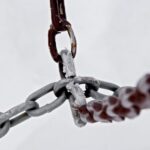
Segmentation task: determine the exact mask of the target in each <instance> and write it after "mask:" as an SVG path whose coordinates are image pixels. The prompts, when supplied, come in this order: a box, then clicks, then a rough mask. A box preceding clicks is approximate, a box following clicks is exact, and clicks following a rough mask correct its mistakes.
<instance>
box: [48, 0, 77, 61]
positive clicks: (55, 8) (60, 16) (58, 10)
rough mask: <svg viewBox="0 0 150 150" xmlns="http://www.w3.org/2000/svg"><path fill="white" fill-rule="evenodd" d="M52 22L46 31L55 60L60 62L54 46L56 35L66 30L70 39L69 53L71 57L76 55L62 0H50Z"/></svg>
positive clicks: (74, 43) (74, 39)
mask: <svg viewBox="0 0 150 150" xmlns="http://www.w3.org/2000/svg"><path fill="white" fill-rule="evenodd" d="M50 6H51V18H52V24H51V26H50V29H49V31H48V45H49V48H50V53H51V55H52V57H53V59H54V61H56V62H61V57H60V55H59V54H58V51H57V46H56V39H55V37H56V35H57V34H59V33H61V32H63V31H67V32H68V34H69V37H70V39H71V53H72V56H73V58H74V57H75V55H76V48H77V42H76V38H75V35H74V32H73V29H72V27H71V24H70V23H69V22H68V21H67V18H66V12H65V4H64V0H50Z"/></svg>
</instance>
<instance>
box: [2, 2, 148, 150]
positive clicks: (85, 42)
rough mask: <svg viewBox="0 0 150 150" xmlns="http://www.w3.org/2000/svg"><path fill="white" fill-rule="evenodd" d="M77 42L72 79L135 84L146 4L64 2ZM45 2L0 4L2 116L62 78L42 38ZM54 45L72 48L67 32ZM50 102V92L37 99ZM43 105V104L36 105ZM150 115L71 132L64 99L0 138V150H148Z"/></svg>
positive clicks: (144, 45) (142, 57)
mask: <svg viewBox="0 0 150 150" xmlns="http://www.w3.org/2000/svg"><path fill="white" fill-rule="evenodd" d="M65 3H66V12H67V17H68V20H69V21H70V22H71V23H72V26H73V29H74V32H75V34H76V38H77V41H78V51H77V56H76V58H75V65H76V70H77V74H78V75H80V76H93V77H95V78H98V79H100V80H106V81H109V82H114V83H116V84H118V85H120V86H124V85H132V86H133V85H135V84H136V82H137V81H138V79H139V78H140V77H141V76H142V75H144V74H145V73H147V72H149V71H150V42H149V40H150V1H149V0H125V1H124V0H113V1H112V0H105V1H104V0H75V1H73V0H65ZM50 15H51V14H50V7H49V0H43V1H42V0H13V1H12V0H1V1H0V111H1V112H5V111H6V110H8V109H9V108H11V107H13V106H15V105H17V104H20V103H22V102H24V101H25V99H26V97H27V96H28V95H29V94H30V93H32V92H33V91H35V90H37V89H39V88H41V87H42V86H44V85H46V84H48V83H50V82H54V81H57V80H59V79H60V77H59V73H58V66H57V64H56V63H55V62H54V61H53V60H52V58H51V56H50V54H49V49H48V44H47V33H48V29H49V25H50V24H51V18H50ZM57 41H58V43H59V44H58V47H59V49H60V50H61V49H62V48H66V47H67V48H70V45H69V44H70V43H69V38H68V35H67V33H63V34H61V35H59V36H58V37H57ZM52 100H54V96H53V94H50V95H48V96H45V97H44V98H42V99H41V100H40V103H41V104H45V103H48V102H51V101H52ZM41 101H42V102H41ZM149 116H150V110H149V111H148V110H147V111H143V112H142V114H141V115H140V117H138V118H136V119H135V120H126V121H125V122H122V123H113V124H104V123H97V124H88V125H87V126H86V127H84V128H77V127H76V126H75V125H74V123H73V119H72V115H71V111H70V108H69V104H68V102H67V101H66V103H65V104H64V105H62V106H61V107H60V108H58V109H57V110H55V111H53V112H52V113H50V114H47V115H45V116H42V117H39V118H33V119H30V120H28V121H26V122H24V123H22V124H20V125H18V126H17V127H14V128H12V129H10V131H9V133H8V134H7V135H6V136H5V137H4V138H2V139H0V149H1V150H20V149H21V150H42V149H44V150H49V149H53V150H66V149H72V150H77V149H78V150H92V149H94V150H99V149H103V150H113V149H114V150H127V149H128V150H141V149H143V150H149V149H150V142H149V138H150V117H149Z"/></svg>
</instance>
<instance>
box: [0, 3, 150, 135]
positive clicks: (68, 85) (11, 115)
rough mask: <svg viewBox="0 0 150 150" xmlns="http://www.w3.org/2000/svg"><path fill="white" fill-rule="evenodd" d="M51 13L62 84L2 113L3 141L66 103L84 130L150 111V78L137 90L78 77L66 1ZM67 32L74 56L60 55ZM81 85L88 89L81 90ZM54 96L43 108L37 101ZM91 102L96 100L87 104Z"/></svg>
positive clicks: (51, 32) (51, 39)
mask: <svg viewBox="0 0 150 150" xmlns="http://www.w3.org/2000/svg"><path fill="white" fill-rule="evenodd" d="M51 12H52V13H51V15H52V25H51V28H50V30H49V35H48V38H49V47H50V52H51V55H52V57H53V59H54V60H55V61H56V62H58V64H59V72H60V76H61V80H59V81H57V82H54V83H50V84H48V85H46V86H44V87H43V88H41V89H39V90H37V91H35V92H34V93H32V94H31V95H29V96H28V97H27V99H26V100H25V102H24V103H22V104H19V105H17V106H15V107H13V108H11V109H9V110H8V111H6V112H4V113H2V112H1V113H0V138H1V137H3V136H4V135H6V133H7V132H8V131H9V129H10V128H11V127H14V126H16V125H18V124H20V123H22V122H23V121H25V120H27V119H29V118H31V117H38V116H41V115H44V114H46V113H49V112H52V111H53V110H55V109H56V108H58V107H59V106H61V105H62V104H63V103H64V102H65V101H66V100H68V101H69V104H70V108H71V112H72V116H73V119H74V122H75V124H76V125H77V126H78V127H83V126H85V125H86V124H87V123H88V122H90V123H94V122H99V121H101V122H112V121H123V120H124V119H125V118H135V117H136V116H137V115H139V114H140V112H141V110H142V109H147V108H150V74H147V75H145V76H144V77H142V78H141V80H140V81H139V82H138V84H137V85H136V86H135V87H119V86H118V85H116V84H113V83H109V82H105V81H100V80H98V79H95V78H93V77H80V76H77V75H76V70H75V65H74V60H73V58H74V57H75V54H76V39H75V36H74V32H73V30H72V28H71V25H70V23H69V22H68V21H67V19H66V13H65V5H64V0H51ZM63 31H68V33H69V36H70V38H71V45H72V48H71V52H70V51H68V50H67V49H65V50H62V51H61V52H60V54H58V51H57V48H56V42H55V36H56V35H57V34H58V33H60V32H63ZM81 84H83V85H84V86H85V89H83V88H81V87H80V85H81ZM99 89H105V90H109V91H111V92H112V94H111V95H105V94H102V93H101V92H99ZM50 92H53V93H54V94H55V96H56V99H55V100H54V101H52V102H51V103H48V104H46V105H44V106H40V105H39V103H38V102H37V100H38V99H40V98H42V97H43V96H45V95H46V94H48V93H50ZM87 98H92V99H95V100H92V101H90V102H88V103H87Z"/></svg>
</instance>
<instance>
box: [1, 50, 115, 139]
mask: <svg viewBox="0 0 150 150" xmlns="http://www.w3.org/2000/svg"><path fill="white" fill-rule="evenodd" d="M61 57H62V62H63V63H62V65H63V73H64V75H65V77H67V78H63V79H61V80H59V81H57V82H54V83H50V84H48V85H46V86H44V87H43V88H41V89H39V90H37V91H35V92H34V93H32V94H31V95H30V96H28V98H27V99H26V101H25V102H24V103H22V104H20V105H17V106H15V107H13V108H11V109H9V110H8V111H6V112H4V113H1V114H0V137H3V136H4V135H5V134H6V133H7V132H8V131H9V129H10V127H14V126H16V125H18V124H20V123H22V122H23V121H25V120H27V119H29V118H31V117H38V116H41V115H44V114H46V113H49V112H51V111H53V110H54V109H56V108H58V107H59V106H61V105H62V104H63V103H64V102H65V101H66V99H69V103H70V106H71V110H72V114H73V117H74V121H75V124H76V125H77V126H80V127H81V126H83V125H85V124H86V123H85V122H84V121H82V120H81V118H80V115H79V111H78V109H77V107H78V106H82V105H85V104H86V95H85V93H86V92H84V91H83V90H82V89H81V88H80V87H79V85H80V84H84V85H89V86H91V87H94V88H95V89H98V88H104V89H108V90H111V91H113V92H114V91H116V90H117V89H118V86H117V85H115V84H112V83H107V82H104V81H100V80H97V79H95V78H92V77H76V75H75V74H76V73H75V67H74V63H73V58H72V55H71V53H70V52H69V51H67V50H63V51H62V52H61ZM50 92H54V94H55V95H56V97H57V99H56V100H54V101H53V102H51V103H49V104H46V105H44V106H41V107H40V106H39V104H38V102H37V100H38V99H39V98H42V97H43V96H44V95H46V94H48V93H50ZM89 95H90V96H92V97H97V98H102V97H105V95H103V94H100V93H98V92H97V91H96V90H94V92H93V93H92V92H90V93H89ZM82 98H84V99H82Z"/></svg>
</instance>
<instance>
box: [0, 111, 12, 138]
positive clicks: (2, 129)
mask: <svg viewBox="0 0 150 150" xmlns="http://www.w3.org/2000/svg"><path fill="white" fill-rule="evenodd" d="M1 114H3V113H0V115H1ZM9 129H10V121H9V120H8V121H6V122H4V123H2V124H1V125H0V138H2V137H3V136H5V135H6V134H7V132H8V131H9Z"/></svg>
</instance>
